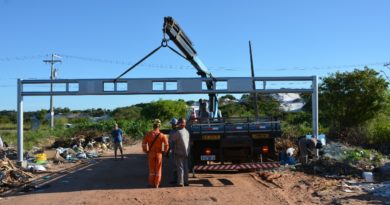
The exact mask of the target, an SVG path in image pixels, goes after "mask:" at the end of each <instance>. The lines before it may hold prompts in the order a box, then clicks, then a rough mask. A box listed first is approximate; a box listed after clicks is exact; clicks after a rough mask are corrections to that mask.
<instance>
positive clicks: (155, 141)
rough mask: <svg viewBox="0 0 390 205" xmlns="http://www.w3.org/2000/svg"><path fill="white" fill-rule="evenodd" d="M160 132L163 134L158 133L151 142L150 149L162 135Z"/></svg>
mask: <svg viewBox="0 0 390 205" xmlns="http://www.w3.org/2000/svg"><path fill="white" fill-rule="evenodd" d="M160 134H161V132H160V133H158V134H157V135H156V137H155V138H154V140H153V142H152V143H151V144H150V147H149V150H152V147H153V145H154V143H155V142H156V140H157V138H158V137H159V136H160Z"/></svg>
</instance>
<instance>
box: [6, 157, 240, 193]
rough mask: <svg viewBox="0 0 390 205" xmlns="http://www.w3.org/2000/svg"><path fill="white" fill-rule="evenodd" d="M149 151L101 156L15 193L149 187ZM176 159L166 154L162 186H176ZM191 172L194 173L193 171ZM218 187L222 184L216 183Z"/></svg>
mask: <svg viewBox="0 0 390 205" xmlns="http://www.w3.org/2000/svg"><path fill="white" fill-rule="evenodd" d="M147 166H148V165H147V156H146V154H138V153H137V154H126V155H125V158H124V159H123V160H119V159H118V160H115V159H114V158H112V157H101V158H99V159H97V160H92V161H91V163H87V164H85V165H83V166H79V167H78V168H77V169H75V170H73V171H70V172H69V173H65V174H58V173H57V174H54V175H52V176H51V177H47V180H37V182H39V183H37V182H36V183H35V184H33V186H30V187H34V188H33V189H26V188H25V189H24V190H22V191H21V192H18V193H16V194H15V193H11V195H26V194H27V195H28V194H42V193H60V192H77V191H88V190H115V189H144V188H147V185H148V184H147V177H148V167H147ZM173 169H174V163H173V159H171V158H170V159H168V158H163V176H162V181H161V185H160V187H161V188H164V187H165V188H166V187H173V185H171V184H170V183H169V182H170V181H171V180H172V179H173ZM190 176H191V174H190ZM218 180H219V183H220V184H222V186H224V185H233V183H232V182H231V181H229V180H228V179H221V178H220V179H218ZM190 185H193V186H202V187H214V186H215V185H214V184H213V183H211V182H210V180H209V179H204V178H203V179H191V180H190ZM215 187H218V186H215Z"/></svg>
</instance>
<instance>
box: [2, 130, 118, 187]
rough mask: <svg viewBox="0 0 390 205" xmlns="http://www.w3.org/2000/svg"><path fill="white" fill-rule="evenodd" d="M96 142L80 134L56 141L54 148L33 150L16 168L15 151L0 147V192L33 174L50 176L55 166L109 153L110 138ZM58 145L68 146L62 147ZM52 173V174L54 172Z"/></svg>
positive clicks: (28, 180)
mask: <svg viewBox="0 0 390 205" xmlns="http://www.w3.org/2000/svg"><path fill="white" fill-rule="evenodd" d="M96 139H97V140H96V141H95V140H94V139H89V140H86V137H85V136H83V135H79V136H77V137H75V138H73V139H71V140H69V141H64V140H58V141H55V142H54V143H53V146H56V148H54V149H47V150H44V149H41V148H39V147H33V148H32V149H31V150H30V151H28V152H26V153H24V160H25V161H26V164H23V166H21V167H19V166H16V164H15V160H16V156H17V152H16V150H15V149H13V148H9V147H8V148H5V147H1V148H0V193H2V192H4V191H6V190H8V189H10V188H14V187H19V186H21V185H24V184H26V183H29V182H30V181H31V180H33V178H36V177H37V176H40V175H36V174H41V173H52V172H53V171H52V170H56V168H55V166H56V165H58V164H64V163H77V162H83V161H88V160H90V159H95V158H97V157H100V156H101V154H102V153H103V152H104V151H106V150H108V149H109V148H110V147H111V145H110V137H108V136H107V137H104V136H103V137H97V138H96ZM58 145H68V146H66V147H61V146H58ZM54 172H55V171H54Z"/></svg>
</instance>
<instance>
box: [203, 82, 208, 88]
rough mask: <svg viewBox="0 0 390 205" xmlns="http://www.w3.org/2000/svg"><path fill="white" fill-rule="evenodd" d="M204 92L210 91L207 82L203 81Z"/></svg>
mask: <svg viewBox="0 0 390 205" xmlns="http://www.w3.org/2000/svg"><path fill="white" fill-rule="evenodd" d="M202 90H208V89H207V83H206V81H202Z"/></svg>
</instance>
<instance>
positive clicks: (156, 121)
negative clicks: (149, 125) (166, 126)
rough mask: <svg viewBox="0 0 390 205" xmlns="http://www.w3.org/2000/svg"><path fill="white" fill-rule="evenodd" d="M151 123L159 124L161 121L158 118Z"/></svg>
mask: <svg viewBox="0 0 390 205" xmlns="http://www.w3.org/2000/svg"><path fill="white" fill-rule="evenodd" d="M153 124H154V125H159V124H161V121H160V120H159V119H154V121H153Z"/></svg>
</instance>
